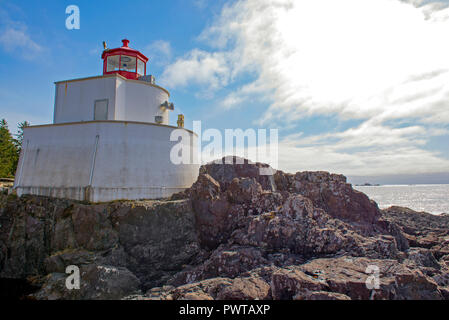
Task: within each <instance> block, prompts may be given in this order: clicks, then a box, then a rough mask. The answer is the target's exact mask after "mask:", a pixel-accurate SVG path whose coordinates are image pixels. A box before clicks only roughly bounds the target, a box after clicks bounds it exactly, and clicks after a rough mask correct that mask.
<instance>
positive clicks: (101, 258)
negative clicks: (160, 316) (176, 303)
mask: <svg viewBox="0 0 449 320" xmlns="http://www.w3.org/2000/svg"><path fill="white" fill-rule="evenodd" d="M0 221H1V222H0V278H16V279H21V278H22V279H23V278H30V279H32V281H33V283H38V284H41V285H42V284H43V289H42V292H39V293H38V294H37V295H36V297H38V298H44V297H48V298H85V299H106V298H119V297H123V296H124V295H128V294H131V293H133V292H135V291H136V288H137V289H138V290H140V289H141V290H144V291H146V290H147V289H149V288H152V287H154V286H158V285H162V284H164V283H165V281H166V280H167V279H169V278H170V277H171V276H172V275H173V274H175V273H176V272H177V271H179V270H181V269H182V268H183V265H185V264H188V263H190V262H191V260H192V259H193V258H194V257H195V256H196V255H197V253H198V252H199V251H200V249H199V244H198V242H197V240H196V234H195V229H194V214H193V211H192V208H191V205H190V201H189V200H178V201H163V202H161V201H134V202H113V203H108V204H92V205H90V204H83V203H79V202H75V201H68V200H58V199H50V198H45V197H31V196H24V197H22V198H20V199H17V198H15V197H13V196H8V197H3V198H2V199H1V209H0ZM69 265H76V266H78V267H80V269H81V270H82V272H84V275H81V277H82V278H84V280H85V281H87V283H86V282H85V281H84V282H83V281H82V282H81V283H82V284H83V283H84V284H85V286H84V287H83V286H82V288H81V290H80V291H78V290H72V291H71V292H67V289H66V288H65V282H64V281H62V280H64V279H65V278H66V277H67V276H68V275H66V274H65V270H66V267H67V266H69ZM105 270H107V271H111V272H106V271H105ZM103 274H104V275H105V277H103V278H104V279H103V280H104V281H101V283H100V284H102V285H103V286H105V287H104V290H103V289H102V288H103V287H102V285H100V286H99V285H97V284H95V282H92V281H94V279H95V278H99V277H100V275H103ZM122 278H123V279H128V280H129V281H128V280H127V281H122V280H120V282H122V283H121V284H117V281H119V279H122ZM105 279H106V280H105ZM130 279H131V280H130ZM97 280H98V279H97ZM97 280H95V281H97ZM98 281H99V280H98ZM92 288H99V289H98V290H93V289H92ZM97 291H98V292H97ZM114 291H115V293H111V292H114ZM108 292H109V293H108ZM119 293H121V294H119Z"/></svg>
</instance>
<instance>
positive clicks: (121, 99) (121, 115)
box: [115, 78, 169, 124]
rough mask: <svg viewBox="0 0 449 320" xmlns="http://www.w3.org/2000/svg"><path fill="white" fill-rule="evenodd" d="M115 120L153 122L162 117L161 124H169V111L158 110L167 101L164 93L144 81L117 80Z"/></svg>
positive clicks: (166, 94)
mask: <svg viewBox="0 0 449 320" xmlns="http://www.w3.org/2000/svg"><path fill="white" fill-rule="evenodd" d="M116 92H117V96H116V101H117V103H116V109H115V110H116V113H115V115H116V120H123V121H142V122H152V123H154V122H155V120H154V119H155V116H162V119H163V122H162V124H168V123H169V111H168V110H164V109H161V108H160V105H161V104H162V103H164V102H165V101H169V95H168V93H167V92H166V91H164V90H162V89H160V88H158V87H154V86H150V85H149V84H148V83H147V82H145V81H140V80H127V79H126V80H125V79H122V78H117V91H116Z"/></svg>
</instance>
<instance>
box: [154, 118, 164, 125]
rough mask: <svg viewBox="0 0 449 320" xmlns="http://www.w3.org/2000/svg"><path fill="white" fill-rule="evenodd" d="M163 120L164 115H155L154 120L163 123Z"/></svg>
mask: <svg viewBox="0 0 449 320" xmlns="http://www.w3.org/2000/svg"><path fill="white" fill-rule="evenodd" d="M162 121H163V119H162V116H155V117H154V122H156V123H158V124H161V123H162Z"/></svg>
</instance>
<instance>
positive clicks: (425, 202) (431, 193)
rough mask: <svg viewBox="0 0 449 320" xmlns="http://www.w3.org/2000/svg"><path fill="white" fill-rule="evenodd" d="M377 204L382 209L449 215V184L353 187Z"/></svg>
mask: <svg viewBox="0 0 449 320" xmlns="http://www.w3.org/2000/svg"><path fill="white" fill-rule="evenodd" d="M353 188H354V189H356V190H359V191H361V192H363V193H365V194H366V195H367V196H368V197H370V199H372V200H374V201H376V202H377V204H378V205H379V207H380V208H381V209H384V208H388V207H390V206H401V207H407V208H410V209H412V210H415V211H425V212H429V213H432V214H440V213H443V212H444V213H449V184H428V185H424V184H417V185H385V186H353Z"/></svg>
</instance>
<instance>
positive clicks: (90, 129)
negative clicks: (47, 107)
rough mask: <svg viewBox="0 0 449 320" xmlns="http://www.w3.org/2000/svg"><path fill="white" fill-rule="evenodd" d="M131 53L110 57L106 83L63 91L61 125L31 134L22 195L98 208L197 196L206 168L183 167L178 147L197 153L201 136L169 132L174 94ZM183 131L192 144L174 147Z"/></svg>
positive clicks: (88, 82)
mask: <svg viewBox="0 0 449 320" xmlns="http://www.w3.org/2000/svg"><path fill="white" fill-rule="evenodd" d="M122 42H123V46H122V47H119V48H115V49H106V46H105V50H104V51H103V54H102V59H103V75H102V76H96V77H89V78H82V79H73V80H66V81H58V82H56V83H55V85H56V90H55V91H56V92H55V107H54V121H53V124H51V125H40V126H31V127H27V128H25V129H24V138H23V145H22V153H21V155H20V160H19V164H18V168H17V173H16V179H15V183H14V187H15V189H16V191H17V194H18V195H22V194H33V195H42V196H52V197H59V198H68V199H76V200H87V201H92V202H102V201H111V200H118V199H129V200H133V199H155V198H163V197H167V196H170V195H171V194H173V193H176V192H179V191H182V190H184V189H186V188H189V187H190V186H191V185H192V183H193V182H194V181H195V180H196V178H197V176H198V169H199V166H198V164H192V163H193V161H191V162H190V164H185V163H184V164H175V163H173V162H172V161H171V160H170V152H171V150H172V148H173V146H174V145H176V144H179V143H182V144H183V150H187V151H188V153H189V154H190V155H195V154H196V152H197V136H196V135H195V134H194V133H193V132H192V131H190V130H186V129H184V128H180V127H173V126H169V125H168V123H169V112H170V111H172V110H173V109H174V107H173V104H172V103H170V102H169V97H170V94H169V92H168V91H167V90H166V89H164V88H162V87H160V86H158V85H156V84H155V81H154V77H153V76H147V75H146V71H147V62H148V58H147V57H146V56H144V55H143V54H142V53H140V52H139V51H137V50H134V49H131V48H130V47H129V46H128V45H129V41H128V40H126V39H125V40H122ZM173 130H183V136H184V137H188V139H184V141H181V142H179V141H171V140H170V136H171V134H172V132H173Z"/></svg>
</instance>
